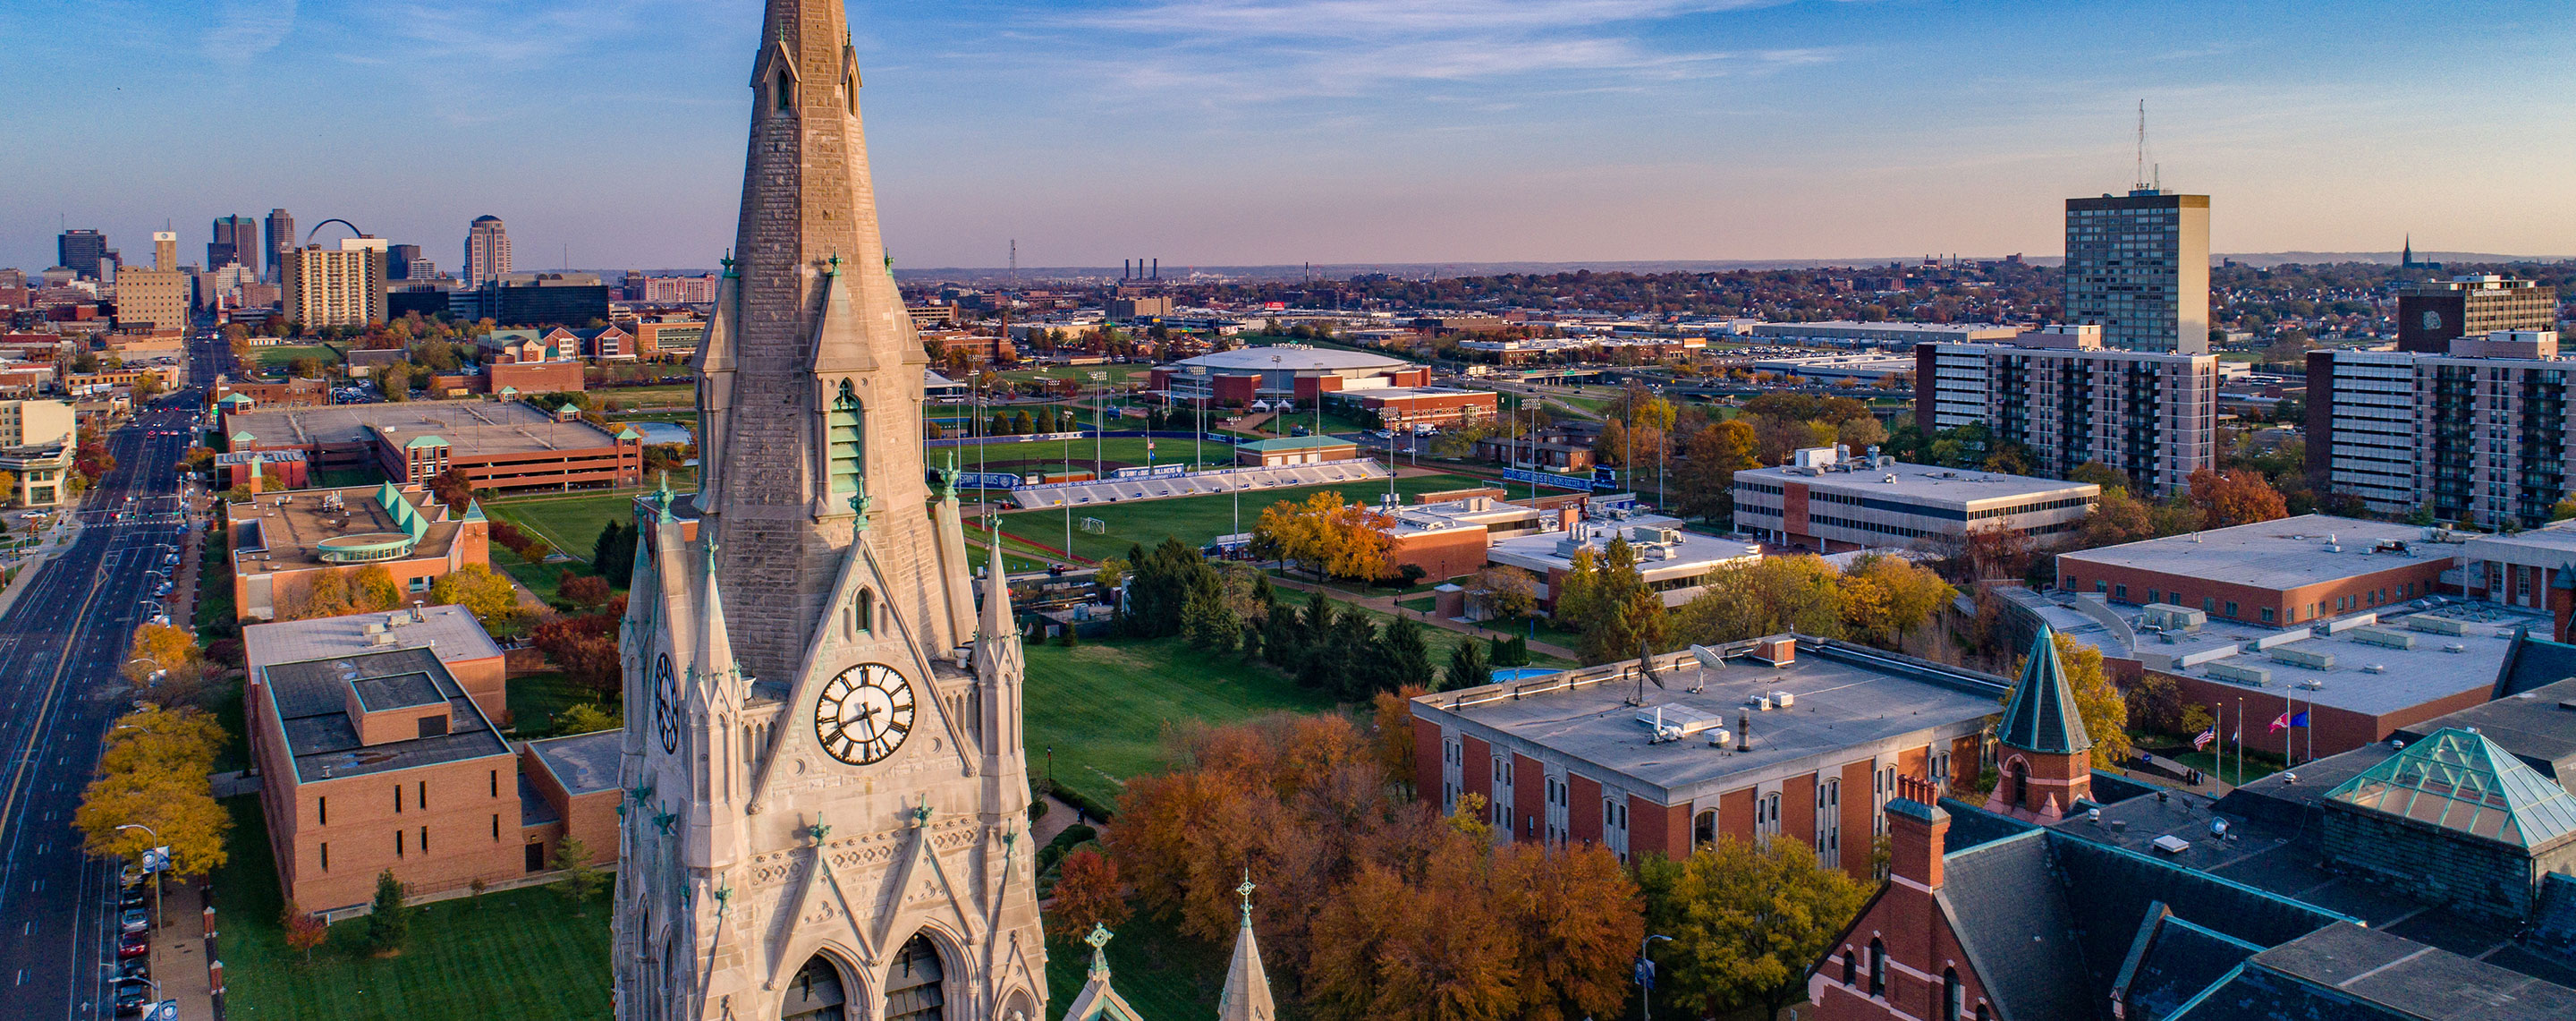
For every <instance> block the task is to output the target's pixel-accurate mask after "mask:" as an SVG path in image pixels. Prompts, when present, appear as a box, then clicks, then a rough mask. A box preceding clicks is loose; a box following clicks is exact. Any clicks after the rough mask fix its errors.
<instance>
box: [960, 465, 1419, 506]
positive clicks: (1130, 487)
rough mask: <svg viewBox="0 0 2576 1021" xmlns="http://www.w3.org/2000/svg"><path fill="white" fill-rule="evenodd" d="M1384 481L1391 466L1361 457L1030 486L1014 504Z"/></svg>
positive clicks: (1122, 499) (1015, 493)
mask: <svg viewBox="0 0 2576 1021" xmlns="http://www.w3.org/2000/svg"><path fill="white" fill-rule="evenodd" d="M1385 477H1387V468H1386V465H1384V464H1381V463H1378V462H1376V461H1372V460H1368V459H1366V458H1359V459H1354V460H1349V461H1331V462H1327V463H1324V464H1300V465H1292V466H1288V467H1283V468H1223V469H1218V470H1216V471H1207V472H1199V473H1196V474H1192V475H1165V476H1161V477H1157V478H1141V479H1104V480H1101V481H1098V482H1073V483H1065V484H1061V485H1052V486H1029V487H1026V488H1022V489H1015V490H1012V491H1011V501H1012V502H1013V503H1016V504H1018V505H1019V506H1020V507H1021V509H1023V510H1035V509H1037V508H1040V507H1058V506H1063V505H1064V504H1068V503H1070V504H1072V505H1074V506H1076V507H1079V506H1082V505H1084V504H1096V503H1125V502H1128V501H1131V500H1159V499H1162V498H1164V497H1172V496H1206V495H1209V494H1214V493H1231V492H1237V491H1245V492H1250V491H1257V490H1263V489H1286V488H1294V487H1298V486H1324V485H1332V484H1335V483H1341V482H1364V481H1367V480H1370V479H1382V478H1385Z"/></svg>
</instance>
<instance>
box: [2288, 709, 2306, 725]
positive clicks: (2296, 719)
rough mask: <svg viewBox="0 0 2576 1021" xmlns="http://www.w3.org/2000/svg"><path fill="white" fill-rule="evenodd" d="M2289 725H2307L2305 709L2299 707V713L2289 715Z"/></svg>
mask: <svg viewBox="0 0 2576 1021" xmlns="http://www.w3.org/2000/svg"><path fill="white" fill-rule="evenodd" d="M2290 725H2291V726H2293V727H2304V726H2307V725H2308V711H2307V710H2305V709H2301V710H2299V715H2297V716H2293V717H2290Z"/></svg>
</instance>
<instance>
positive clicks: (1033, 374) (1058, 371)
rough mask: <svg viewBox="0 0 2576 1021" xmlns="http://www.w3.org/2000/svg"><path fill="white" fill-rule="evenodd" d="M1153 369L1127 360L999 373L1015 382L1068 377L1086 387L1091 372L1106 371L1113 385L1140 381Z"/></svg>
mask: <svg viewBox="0 0 2576 1021" xmlns="http://www.w3.org/2000/svg"><path fill="white" fill-rule="evenodd" d="M1153 371H1154V367H1153V366H1151V365H1147V364H1144V363H1141V362H1129V363H1127V364H1125V365H1055V366H1049V367H1046V368H1042V369H1012V370H1010V371H1008V372H1004V373H1001V377H1002V378H1003V379H1007V380H1010V381H1012V382H1015V383H1021V382H1027V381H1029V380H1032V379H1040V378H1050V379H1070V380H1073V381H1074V382H1077V383H1080V384H1082V385H1083V386H1086V387H1088V386H1090V385H1092V383H1091V374H1092V373H1095V372H1106V373H1108V374H1109V382H1110V383H1111V384H1113V385H1115V384H1121V383H1136V382H1142V381H1143V380H1144V379H1145V377H1146V376H1147V374H1149V373H1151V372H1153Z"/></svg>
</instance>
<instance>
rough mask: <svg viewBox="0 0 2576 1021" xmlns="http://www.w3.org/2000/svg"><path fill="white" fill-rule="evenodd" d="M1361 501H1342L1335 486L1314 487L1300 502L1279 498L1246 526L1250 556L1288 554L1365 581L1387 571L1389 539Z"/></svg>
mask: <svg viewBox="0 0 2576 1021" xmlns="http://www.w3.org/2000/svg"><path fill="white" fill-rule="evenodd" d="M1371 517H1372V515H1371V514H1370V512H1369V509H1368V507H1367V506H1366V505H1364V504H1358V503H1346V502H1344V501H1343V499H1342V494H1341V493H1340V492H1338V491H1335V490H1330V489H1324V490H1317V491H1316V492H1314V493H1313V494H1311V495H1309V496H1307V497H1306V502H1304V503H1302V504H1300V503H1290V502H1288V501H1286V500H1281V501H1279V502H1278V503H1274V504H1272V505H1270V506H1269V507H1268V508H1266V509H1264V510H1263V511H1262V512H1261V519H1260V521H1259V522H1258V523H1256V524H1255V525H1254V526H1253V529H1252V546H1253V551H1254V555H1255V556H1259V557H1261V558H1262V559H1265V560H1294V561H1299V562H1302V563H1304V564H1305V565H1306V567H1307V569H1309V570H1312V571H1314V572H1315V577H1316V579H1317V580H1319V581H1320V580H1322V579H1323V578H1324V577H1325V576H1326V575H1330V576H1333V577H1337V578H1351V579H1356V580H1360V581H1368V580H1373V579H1376V578H1380V577H1384V576H1385V575H1386V573H1387V553H1388V551H1389V549H1390V548H1391V546H1392V540H1390V539H1388V538H1387V535H1386V533H1385V532H1382V531H1379V530H1378V528H1377V527H1376V524H1375V523H1374V522H1373V521H1372V520H1371Z"/></svg>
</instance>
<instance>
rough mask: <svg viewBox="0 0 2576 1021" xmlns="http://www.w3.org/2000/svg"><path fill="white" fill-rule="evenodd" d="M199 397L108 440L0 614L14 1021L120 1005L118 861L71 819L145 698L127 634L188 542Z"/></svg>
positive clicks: (2, 1010)
mask: <svg viewBox="0 0 2576 1021" xmlns="http://www.w3.org/2000/svg"><path fill="white" fill-rule="evenodd" d="M216 347H217V348H220V344H217V345H216ZM213 359H224V360H227V361H228V360H229V355H228V354H225V353H221V352H220V351H207V350H202V345H199V346H196V347H192V349H191V353H190V360H191V362H192V363H200V362H204V363H208V367H209V369H211V360H213ZM190 367H191V369H192V370H194V369H196V368H198V367H199V366H198V365H197V364H192V365H191V366H190ZM189 378H190V379H192V380H193V379H201V378H211V372H209V374H207V375H200V374H198V373H197V372H195V371H192V372H191V373H190V376H189ZM199 401H200V397H199V396H198V394H197V393H196V391H194V390H182V391H180V392H178V393H176V394H173V395H171V396H169V397H166V398H164V399H163V400H162V401H161V402H160V403H158V404H155V405H151V406H148V407H146V408H145V409H143V410H141V411H139V412H138V413H137V414H136V415H135V416H134V418H133V420H132V421H131V422H130V423H129V424H127V425H126V426H124V427H122V428H119V429H117V430H116V431H115V432H114V433H112V434H111V435H110V436H109V439H108V444H109V452H110V454H111V455H113V456H114V457H115V458H116V468H115V469H114V470H113V471H110V472H109V473H108V474H107V477H106V478H104V479H101V480H99V481H98V482H97V483H96V484H95V485H93V486H92V488H91V492H90V494H89V496H88V499H87V500H86V501H85V502H84V503H83V504H82V507H81V510H80V511H79V513H78V521H79V523H80V533H79V537H78V538H77V539H76V540H74V541H73V543H72V544H71V546H70V547H69V548H68V549H67V550H65V551H64V552H63V553H62V554H60V555H58V556H56V557H54V558H53V559H52V560H50V561H48V562H47V563H46V564H45V565H44V566H43V568H41V569H40V570H39V571H38V573H37V574H36V575H35V577H33V578H31V579H26V580H24V582H23V584H24V586H25V587H24V589H23V590H22V591H21V592H20V593H19V595H18V598H17V601H16V602H15V603H13V604H11V606H10V607H9V610H8V613H7V614H6V615H5V616H0V752H4V753H5V759H0V763H5V765H0V1017H8V1018H48V1019H49V1018H68V1019H79V1021H86V1019H90V1018H102V1017H108V1016H110V1015H111V1014H112V1013H113V1011H112V1010H111V1009H110V1008H109V1007H108V1006H107V1004H108V1003H109V1001H108V999H107V996H108V993H109V985H110V984H109V977H110V975H111V973H112V971H113V969H114V965H115V960H116V957H115V953H116V947H115V940H116V919H115V911H114V908H115V904H114V898H115V895H116V869H117V865H116V863H113V862H109V861H104V860H100V859H95V858H92V857H90V856H88V855H86V854H83V853H82V852H81V839H80V834H79V833H78V832H77V831H75V830H73V829H72V816H73V813H74V812H75V810H76V809H78V807H79V805H80V796H81V790H82V788H83V787H84V786H86V785H87V784H88V782H89V780H90V776H91V772H92V770H93V769H94V768H95V767H96V765H97V762H98V752H99V746H100V743H101V740H102V739H103V738H104V736H105V735H106V733H107V729H108V727H109V726H110V725H111V723H112V722H113V721H114V719H115V718H116V716H117V715H118V714H119V713H121V712H123V711H125V710H128V709H130V708H132V706H133V704H134V693H133V692H132V690H131V689H129V688H128V687H127V685H126V683H125V680H124V677H123V676H122V675H121V674H120V672H119V668H120V667H121V666H122V664H123V662H124V653H125V648H126V643H127V637H128V636H129V635H130V634H132V632H133V630H134V627H135V625H136V624H138V623H141V622H142V621H144V620H146V619H148V618H149V617H150V615H151V614H152V613H153V612H155V611H154V610H153V607H154V606H156V605H157V603H158V600H157V599H155V598H154V595H153V590H154V588H155V587H157V586H158V585H159V584H160V583H161V581H162V580H163V579H164V578H165V577H166V576H167V575H168V574H169V573H171V572H170V569H169V568H166V567H164V566H162V562H163V560H164V558H165V557H166V556H167V555H168V554H169V553H170V552H172V551H174V550H176V549H178V548H179V547H178V544H179V543H182V542H186V541H190V539H189V536H188V525H187V523H186V521H185V519H184V515H183V513H182V512H181V508H180V505H179V496H178V479H177V472H176V470H175V469H176V467H177V465H178V463H179V461H180V460H181V459H182V458H183V457H184V456H185V455H186V453H187V450H188V447H189V445H190V442H191V439H192V434H191V427H190V424H189V423H190V419H191V418H192V415H193V409H194V408H196V407H198V406H199ZM155 572H158V573H155ZM183 623H184V622H183Z"/></svg>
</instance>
